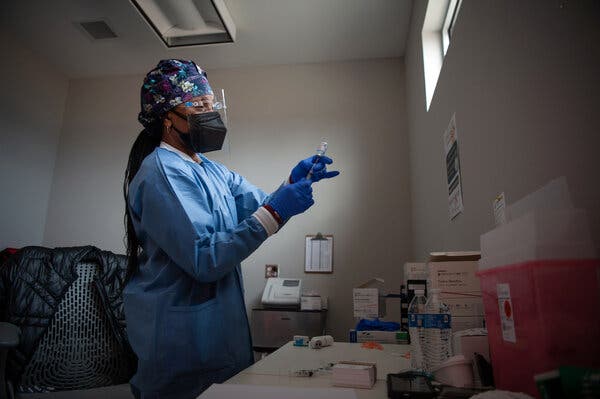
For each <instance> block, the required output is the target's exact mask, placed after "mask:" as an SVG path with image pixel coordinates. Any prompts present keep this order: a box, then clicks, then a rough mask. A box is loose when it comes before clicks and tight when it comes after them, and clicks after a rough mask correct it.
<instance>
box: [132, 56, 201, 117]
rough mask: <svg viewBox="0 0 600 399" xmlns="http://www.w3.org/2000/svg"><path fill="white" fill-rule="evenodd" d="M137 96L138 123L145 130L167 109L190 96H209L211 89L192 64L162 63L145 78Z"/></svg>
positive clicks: (170, 61)
mask: <svg viewBox="0 0 600 399" xmlns="http://www.w3.org/2000/svg"><path fill="white" fill-rule="evenodd" d="M140 94H141V95H140V96H141V105H142V110H141V111H140V114H139V115H138V120H139V121H140V123H141V124H142V125H144V127H147V126H149V125H151V124H153V123H155V122H157V121H159V120H160V119H161V118H162V116H163V115H164V114H165V113H166V112H167V111H169V110H170V109H171V108H173V107H175V106H177V105H179V104H181V103H184V102H186V101H189V100H190V99H192V98H193V97H199V96H203V95H205V94H212V89H211V88H210V85H209V84H208V79H207V78H206V72H204V71H203V70H202V69H200V67H198V65H196V64H195V63H194V62H193V61H183V60H162V61H160V62H159V63H158V65H157V66H156V68H154V69H153V70H151V71H150V72H148V74H147V75H146V78H145V79H144V84H143V85H142V90H141V93H140Z"/></svg>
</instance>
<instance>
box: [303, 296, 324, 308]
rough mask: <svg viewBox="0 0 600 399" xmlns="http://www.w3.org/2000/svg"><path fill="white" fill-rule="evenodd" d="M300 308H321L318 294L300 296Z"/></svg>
mask: <svg viewBox="0 0 600 399" xmlns="http://www.w3.org/2000/svg"><path fill="white" fill-rule="evenodd" d="M300 310H321V297H320V296H303V297H300Z"/></svg>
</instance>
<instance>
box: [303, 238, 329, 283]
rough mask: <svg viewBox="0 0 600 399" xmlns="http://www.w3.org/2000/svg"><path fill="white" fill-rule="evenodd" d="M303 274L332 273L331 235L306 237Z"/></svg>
mask: <svg viewBox="0 0 600 399" xmlns="http://www.w3.org/2000/svg"><path fill="white" fill-rule="evenodd" d="M304 273H333V235H331V234H329V235H324V234H321V233H317V234H316V235H307V236H306V249H305V258H304Z"/></svg>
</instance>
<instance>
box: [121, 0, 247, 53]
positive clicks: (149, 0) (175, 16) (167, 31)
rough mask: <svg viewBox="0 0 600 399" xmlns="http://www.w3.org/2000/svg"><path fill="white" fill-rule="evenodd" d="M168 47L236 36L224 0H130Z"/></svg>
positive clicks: (228, 41) (226, 39)
mask: <svg viewBox="0 0 600 399" xmlns="http://www.w3.org/2000/svg"><path fill="white" fill-rule="evenodd" d="M130 1H131V3H132V4H133V5H134V6H135V8H136V9H137V10H138V11H139V13H140V14H141V15H142V17H144V19H145V20H146V22H147V23H148V24H149V25H150V26H151V27H152V29H153V30H154V31H155V32H156V34H157V35H158V36H159V37H160V39H161V40H162V41H163V43H164V44H165V45H166V46H167V47H184V46H195V45H203V44H213V43H231V42H233V41H234V40H235V25H234V23H233V19H231V15H230V14H229V11H228V10H227V7H226V6H225V3H224V2H223V0H130Z"/></svg>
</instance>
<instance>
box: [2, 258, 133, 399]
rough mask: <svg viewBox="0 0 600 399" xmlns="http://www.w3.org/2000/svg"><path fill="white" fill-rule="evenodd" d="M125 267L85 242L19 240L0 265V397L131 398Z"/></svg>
mask: <svg viewBox="0 0 600 399" xmlns="http://www.w3.org/2000/svg"><path fill="white" fill-rule="evenodd" d="M125 269H126V258H125V256H123V255H116V254H113V253H111V252H108V251H101V250H99V249H98V248H95V247H90V246H88V247H73V248H55V249H50V248H43V247H26V248H23V249H21V250H20V251H19V252H18V253H17V254H15V255H13V256H12V257H11V258H10V259H9V261H8V262H6V264H5V265H4V266H2V270H0V272H1V276H2V279H1V283H0V301H1V302H0V303H1V304H2V305H1V306H2V307H3V308H2V309H0V311H1V313H0V316H1V319H0V320H2V322H3V323H0V351H1V353H2V357H1V360H2V364H1V366H2V377H1V378H2V379H1V380H0V384H1V385H0V398H5V397H6V398H11V399H12V398H13V397H16V398H23V399H26V398H27V399H35V398H45V399H58V398H65V399H66V398H104V397H110V398H111V399H120V398H128V399H131V398H133V395H132V394H131V391H130V388H129V384H128V381H129V379H130V378H131V376H132V375H133V373H134V372H135V365H136V358H135V355H134V354H133V352H132V350H131V347H130V346H129V344H128V342H127V338H126V331H125V318H124V313H123V304H122V295H121V293H122V290H123V288H124V275H125ZM9 323H10V324H9ZM19 332H20V334H19ZM19 335H20V336H19ZM5 363H6V365H5ZM5 371H6V372H7V378H6V379H5V377H4V374H5ZM2 395H4V396H2Z"/></svg>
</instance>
